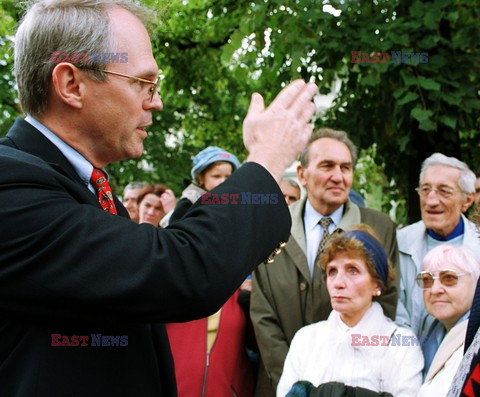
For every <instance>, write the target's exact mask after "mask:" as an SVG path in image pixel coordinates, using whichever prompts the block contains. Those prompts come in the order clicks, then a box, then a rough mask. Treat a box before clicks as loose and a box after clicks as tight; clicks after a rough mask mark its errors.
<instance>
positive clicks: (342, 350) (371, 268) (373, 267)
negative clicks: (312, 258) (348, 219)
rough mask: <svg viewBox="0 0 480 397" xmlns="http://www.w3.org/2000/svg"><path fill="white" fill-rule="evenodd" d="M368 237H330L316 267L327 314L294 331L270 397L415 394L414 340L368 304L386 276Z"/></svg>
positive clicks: (364, 231) (417, 363)
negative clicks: (319, 270)
mask: <svg viewBox="0 0 480 397" xmlns="http://www.w3.org/2000/svg"><path fill="white" fill-rule="evenodd" d="M373 234H374V232H373V230H372V229H371V228H369V227H368V226H366V225H359V226H358V227H356V228H355V230H351V231H348V232H346V233H343V234H337V235H335V236H333V237H332V238H331V240H330V242H329V244H328V246H327V248H326V250H325V252H324V253H323V255H322V256H321V257H320V262H321V266H322V268H323V270H324V273H325V277H326V285H327V289H328V293H329V295H330V303H331V305H332V308H333V310H332V312H331V313H330V316H329V317H328V320H326V321H320V322H318V323H315V324H311V325H308V326H306V327H303V328H301V329H300V330H299V331H298V332H297V333H296V334H295V337H294V338H293V340H292V343H291V345H290V349H289V351H288V354H287V357H286V359H285V364H284V368H283V373H282V376H281V378H280V382H279V385H278V389H277V397H280V396H281V397H284V396H286V395H288V396H309V395H310V394H311V395H312V396H313V395H315V396H317V395H329V396H336V395H338V396H343V395H347V394H342V393H351V394H348V395H354V396H384V397H386V396H395V397H412V396H415V395H416V394H417V392H418V390H419V388H420V385H421V384H422V369H423V356H422V352H421V349H420V346H419V341H418V340H417V339H416V337H415V335H414V334H413V333H412V332H411V331H410V330H408V329H406V328H401V327H398V326H397V325H396V324H395V323H394V322H393V321H391V320H390V319H389V318H388V317H386V316H385V315H384V314H383V310H382V307H381V306H380V304H379V303H378V302H376V300H377V299H378V297H379V296H381V294H382V293H383V291H385V290H386V289H388V287H389V286H390V283H391V282H392V281H393V278H394V274H393V270H392V268H391V266H389V264H388V259H387V254H386V253H385V250H384V249H383V247H382V245H381V243H380V242H379V241H378V239H377V238H375V237H374V236H373ZM352 389H353V390H352ZM328 393H330V394H328Z"/></svg>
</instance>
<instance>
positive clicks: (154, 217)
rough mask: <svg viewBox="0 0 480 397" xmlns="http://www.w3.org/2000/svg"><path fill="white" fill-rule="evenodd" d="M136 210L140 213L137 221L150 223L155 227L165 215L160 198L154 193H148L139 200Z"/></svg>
mask: <svg viewBox="0 0 480 397" xmlns="http://www.w3.org/2000/svg"><path fill="white" fill-rule="evenodd" d="M138 212H139V214H140V222H139V223H150V224H151V225H153V226H155V227H157V226H158V225H159V223H160V221H161V220H162V218H163V217H164V216H165V212H164V211H163V205H162V200H161V199H160V197H158V196H157V195H156V194H153V193H148V194H146V195H145V197H144V198H143V200H142V201H141V203H140V205H139V207H138Z"/></svg>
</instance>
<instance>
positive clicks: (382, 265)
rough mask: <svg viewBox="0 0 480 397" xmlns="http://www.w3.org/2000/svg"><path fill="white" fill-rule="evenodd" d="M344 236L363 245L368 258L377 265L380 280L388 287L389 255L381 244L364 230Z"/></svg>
mask: <svg viewBox="0 0 480 397" xmlns="http://www.w3.org/2000/svg"><path fill="white" fill-rule="evenodd" d="M344 236H345V237H347V238H352V237H353V238H356V239H357V240H359V241H360V242H361V243H362V244H363V247H364V248H365V250H366V251H367V254H368V256H369V257H370V258H371V259H372V261H373V264H374V265H375V269H376V270H377V274H378V276H379V278H380V280H382V282H383V285H384V286H385V285H387V277H388V259H387V253H386V252H385V250H384V249H383V247H382V245H381V244H380V242H379V241H378V240H377V239H376V238H375V237H373V236H372V235H371V234H370V233H367V232H364V231H362V230H351V231H349V232H346V233H345V234H344Z"/></svg>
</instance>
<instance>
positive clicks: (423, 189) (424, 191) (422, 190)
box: [415, 186, 461, 199]
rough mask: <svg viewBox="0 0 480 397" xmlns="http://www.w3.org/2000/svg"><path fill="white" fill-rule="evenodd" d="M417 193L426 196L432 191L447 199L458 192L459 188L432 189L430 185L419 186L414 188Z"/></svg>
mask: <svg viewBox="0 0 480 397" xmlns="http://www.w3.org/2000/svg"><path fill="white" fill-rule="evenodd" d="M415 190H416V191H417V193H418V194H419V195H420V196H422V197H427V196H428V195H429V194H430V193H431V192H432V191H433V192H435V194H438V195H439V196H440V197H442V198H444V199H449V198H450V197H452V196H453V194H454V193H456V192H460V191H461V190H456V189H451V188H449V187H441V188H439V189H434V188H433V187H431V186H420V187H417V188H416V189H415Z"/></svg>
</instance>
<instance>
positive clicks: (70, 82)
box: [52, 62, 85, 109]
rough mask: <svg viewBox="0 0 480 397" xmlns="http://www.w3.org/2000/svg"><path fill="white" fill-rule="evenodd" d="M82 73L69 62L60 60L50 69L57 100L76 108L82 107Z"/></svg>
mask: <svg viewBox="0 0 480 397" xmlns="http://www.w3.org/2000/svg"><path fill="white" fill-rule="evenodd" d="M84 78H85V76H84V74H83V72H82V71H81V70H80V69H78V68H77V67H75V65H72V64H71V63H66V62H62V63H59V64H58V65H56V66H55V68H54V69H53V71H52V90H53V91H54V92H55V94H56V96H57V98H58V100H60V101H61V102H63V103H66V104H67V105H69V106H72V107H74V108H76V109H81V108H82V107H83V92H84V88H85V87H84Z"/></svg>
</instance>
